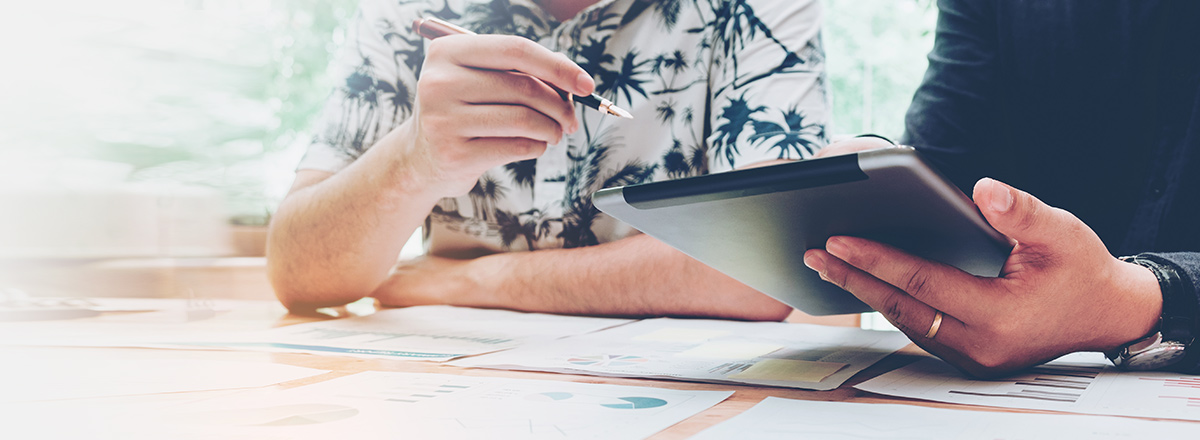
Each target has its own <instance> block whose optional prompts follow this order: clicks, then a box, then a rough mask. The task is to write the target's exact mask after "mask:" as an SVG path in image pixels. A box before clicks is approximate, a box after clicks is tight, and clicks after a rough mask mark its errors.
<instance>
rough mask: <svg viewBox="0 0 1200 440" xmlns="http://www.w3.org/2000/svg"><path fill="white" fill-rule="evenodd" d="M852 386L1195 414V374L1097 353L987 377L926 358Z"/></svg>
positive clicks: (952, 397) (1081, 409)
mask: <svg viewBox="0 0 1200 440" xmlns="http://www.w3.org/2000/svg"><path fill="white" fill-rule="evenodd" d="M855 388H858V389H860V390H863V391H868V392H872V393H878V394H887V395H890V396H899V397H909V398H913V399H924V400H935V401H938V402H949V403H965V404H971V405H986V406H998V407H1004V408H1029V409H1041V410H1052V411H1066V412H1075V413H1086V414H1107V415H1120V416H1137V417H1154V418H1167V419H1184V420H1200V377H1196V376H1184V375H1180V374H1179V373H1164V372H1137V371H1120V370H1117V369H1116V368H1115V367H1113V366H1112V365H1111V364H1110V363H1109V362H1108V361H1107V360H1106V359H1104V355H1102V354H1100V353H1076V354H1071V355H1067V356H1063V357H1062V358H1059V359H1058V360H1055V361H1053V362H1049V363H1047V364H1045V365H1041V366H1038V367H1033V368H1031V369H1030V370H1029V371H1028V372H1026V373H1024V374H1019V375H1016V376H1012V377H1007V378H1003V379H992V380H976V379H970V378H968V377H966V376H964V375H963V374H962V373H961V372H959V371H958V370H956V369H955V368H954V367H951V366H950V365H949V364H947V363H945V362H942V361H941V360H939V359H935V358H929V359H923V360H920V361H917V362H915V363H913V364H912V365H909V366H906V367H904V368H900V369H897V370H894V371H891V372H888V373H885V374H882V375H880V376H879V377H876V378H874V379H871V380H868V381H866V382H863V383H861V384H859V385H857V386H856V387H855Z"/></svg>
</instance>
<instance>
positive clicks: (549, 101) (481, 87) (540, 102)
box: [447, 71, 579, 133]
mask: <svg viewBox="0 0 1200 440" xmlns="http://www.w3.org/2000/svg"><path fill="white" fill-rule="evenodd" d="M472 73H473V75H472V76H471V79H468V80H465V81H458V83H457V84H454V85H447V86H449V87H457V88H459V89H460V90H459V91H458V95H459V96H461V97H462V98H460V99H461V100H462V101H463V102H465V103H467V104H477V105H478V104H519V105H523V106H526V107H529V108H531V109H534V110H537V111H538V112H541V113H542V114H543V115H545V116H547V117H549V118H551V119H553V120H554V121H556V122H557V123H558V125H559V126H561V127H562V130H563V131H564V132H566V133H574V132H575V130H577V129H578V127H579V123H578V121H577V119H576V118H575V106H574V103H572V102H571V101H568V100H565V99H563V98H562V96H561V95H559V94H558V92H557V91H555V90H554V89H552V88H550V86H547V85H546V83H543V82H541V81H539V80H537V79H535V78H533V77H530V76H528V75H522V74H516V73H509V72H495V71H475V72H472Z"/></svg>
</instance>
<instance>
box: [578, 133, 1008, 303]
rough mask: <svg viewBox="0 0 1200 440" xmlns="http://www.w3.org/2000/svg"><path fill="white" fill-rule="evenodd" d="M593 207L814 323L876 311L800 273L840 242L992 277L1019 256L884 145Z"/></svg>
mask: <svg viewBox="0 0 1200 440" xmlns="http://www.w3.org/2000/svg"><path fill="white" fill-rule="evenodd" d="M593 203H595V205H596V207H597V208H599V209H600V210H601V211H603V212H604V213H606V214H608V215H611V216H612V217H614V218H616V219H618V220H621V221H623V222H625V223H628V224H629V225H631V226H633V227H634V228H637V229H638V230H640V231H642V232H644V233H646V234H647V235H650V236H652V237H654V238H656V239H658V240H661V241H662V242H664V243H666V244H668V245H670V246H672V247H675V248H676V249H679V250H680V251H683V253H685V254H687V255H690V256H691V257H693V258H695V259H697V260H699V261H700V262H702V263H704V264H707V265H709V266H711V267H713V268H715V269H717V270H719V271H721V272H722V273H725V274H726V275H729V276H731V277H733V278H734V279H736V280H738V281H741V282H742V283H744V284H746V285H748V286H750V287H752V288H754V289H756V290H758V291H760V292H763V293H765V294H767V295H770V296H771V297H773V298H775V299H777V300H779V301H782V302H784V303H785V304H788V305H790V306H792V307H795V308H797V309H800V310H801V311H804V312H805V313H808V314H811V315H832V314H841V313H860V312H867V311H870V310H871V308H870V307H869V306H867V305H866V304H864V303H862V302H861V301H859V300H858V299H857V298H855V297H854V296H853V295H851V294H850V293H849V292H846V291H845V290H842V289H841V288H839V287H837V286H835V285H833V284H831V283H829V282H827V281H824V280H822V279H821V278H820V276H819V275H818V274H817V272H816V271H814V270H812V269H809V268H808V267H807V266H805V265H804V252H805V251H806V250H808V249H813V248H824V246H825V241H826V240H827V239H828V238H829V237H830V236H834V235H849V236H855V237H863V238H868V239H871V240H876V241H880V242H883V243H887V244H890V245H892V246H895V247H898V248H900V249H904V250H906V251H908V252H909V253H912V254H914V255H917V256H920V257H923V258H926V259H930V260H934V261H940V262H942V263H946V264H949V265H952V266H955V267H957V268H959V269H962V270H964V271H966V272H969V273H971V274H974V275H980V276H989V277H994V276H997V275H998V274H999V273H1000V269H1001V268H1002V267H1003V265H1004V261H1005V259H1007V258H1008V255H1009V252H1010V251H1011V250H1012V247H1011V245H1010V244H1009V241H1008V239H1007V238H1005V237H1004V236H1003V235H1001V234H1000V233H999V232H996V230H995V229H992V227H991V226H990V225H988V223H987V221H986V220H984V218H983V216H982V215H981V214H980V213H979V210H978V209H977V208H976V207H975V204H974V203H973V202H972V201H971V199H969V198H968V197H967V196H966V195H964V194H963V193H962V191H959V190H958V188H957V187H955V186H954V185H953V184H951V183H950V181H949V180H947V179H946V178H945V177H943V176H942V175H941V174H940V173H938V172H937V171H936V170H934V169H933V168H932V167H930V166H929V165H928V164H927V163H926V162H925V161H924V160H922V159H921V157H920V155H919V154H918V153H917V152H916V151H915V150H913V149H911V148H907V147H902V148H885V149H879V150H872V151H865V152H860V153H857V154H850V155H845V156H834V157H827V158H821V159H810V160H804V161H798V162H789V163H784V164H779V165H773V166H767V167H761V168H750V169H745V170H737V171H730V172H726V173H720V174H711V175H706V176H699V177H691V178H685V179H679V180H669V181H662V182H653V183H646V184H641V185H631V186H626V187H618V188H607V189H603V190H600V191H598V192H596V194H595V195H594V196H593Z"/></svg>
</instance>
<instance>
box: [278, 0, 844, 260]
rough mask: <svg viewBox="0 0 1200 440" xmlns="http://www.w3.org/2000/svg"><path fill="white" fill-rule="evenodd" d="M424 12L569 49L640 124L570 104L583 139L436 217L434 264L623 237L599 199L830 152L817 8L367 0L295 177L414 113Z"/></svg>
mask: <svg viewBox="0 0 1200 440" xmlns="http://www.w3.org/2000/svg"><path fill="white" fill-rule="evenodd" d="M426 16H434V17H439V18H441V19H444V20H447V21H450V22H453V23H456V24H459V25H461V26H463V27H466V28H468V29H471V30H473V31H475V32H478V33H491V34H509V35H520V36H523V37H526V38H530V39H532V40H534V41H537V42H538V43H539V44H541V45H543V46H545V47H547V48H549V49H550V50H553V51H556V52H561V53H564V54H566V55H568V56H569V57H570V58H571V59H573V60H574V61H575V62H576V63H578V64H579V65H580V66H581V67H583V69H584V70H586V71H587V72H589V73H590V74H591V75H592V76H593V77H594V78H595V81H596V91H597V93H598V94H600V95H601V96H604V97H606V98H608V99H610V100H612V101H613V102H615V103H616V104H617V105H618V106H620V107H622V108H624V109H626V110H629V111H630V112H631V113H632V114H633V116H634V119H621V118H616V117H612V116H605V115H602V114H601V113H600V112H597V111H595V110H592V109H588V108H584V107H583V106H581V105H576V107H577V109H576V112H577V116H578V118H579V120H580V125H581V129H580V130H579V131H577V132H576V133H574V134H571V135H566V136H564V137H563V139H562V140H561V141H560V142H559V143H558V144H556V145H552V146H550V148H549V149H548V150H547V151H546V153H545V154H544V155H542V156H541V157H540V158H538V159H534V160H528V161H522V162H515V163H510V164H507V165H504V166H500V167H497V168H494V169H492V170H489V171H488V172H486V173H485V174H484V175H483V176H482V177H480V179H479V182H478V183H477V184H476V185H475V187H474V189H472V190H471V192H470V193H469V194H468V195H465V196H462V197H456V198H447V199H443V200H442V201H441V202H439V203H438V205H437V206H436V207H434V209H433V212H432V213H431V214H430V216H429V217H428V218H427V219H426V224H425V229H424V231H425V246H426V249H427V250H428V251H429V252H431V253H432V254H434V255H443V256H458V257H469V256H478V255H484V254H488V253H495V252H501V251H508V250H533V249H546V248H572V247H580V246H589V245H595V244H599V243H604V242H609V241H614V240H618V239H621V238H624V237H627V236H629V235H632V234H635V233H636V231H635V230H633V229H632V228H631V227H629V226H628V225H625V224H623V223H621V222H619V221H617V220H615V219H613V218H611V217H608V216H606V215H604V214H602V213H600V212H599V211H598V210H597V209H596V208H595V207H594V206H593V205H592V203H591V194H592V193H593V192H595V191H596V190H599V189H601V188H605V187H611V186H617V185H629V184H635V183H641V182H648V181H656V180H664V179H675V178H681V177H687V176H693V175H700V174H706V173H716V172H722V171H728V170H731V169H734V168H735V167H740V166H743V165H746V164H752V163H755V162H761V161H765V160H772V159H802V158H807V157H810V156H811V155H812V154H813V153H814V152H815V151H816V150H817V149H819V148H821V147H823V146H824V145H825V144H826V143H827V142H828V140H827V136H826V131H825V127H826V125H827V124H828V121H829V113H830V105H829V98H828V94H827V92H826V80H825V74H824V52H823V50H822V48H821V40H820V32H819V30H820V27H819V23H820V18H821V6H820V3H819V1H817V0H601V1H600V2H598V3H597V4H595V5H593V6H591V7H589V8H587V9H585V10H584V11H582V12H580V13H579V14H577V15H576V16H575V17H574V18H572V19H570V20H568V21H566V22H562V23H559V22H557V21H556V20H555V19H554V18H553V17H552V16H550V15H549V14H548V13H546V12H545V11H544V10H543V9H541V7H539V6H538V5H536V4H535V3H533V2H531V1H530V0H416V1H408V0H364V1H363V3H362V4H361V5H360V7H359V12H358V14H357V16H356V19H355V22H354V24H353V26H352V28H351V31H350V33H349V35H348V39H347V42H346V44H345V45H344V47H343V49H342V52H341V54H340V55H339V56H338V60H337V61H336V62H335V64H334V66H333V72H334V74H335V75H337V76H335V77H337V78H342V81H341V83H340V85H339V86H338V87H337V88H336V89H335V91H334V93H333V95H332V96H331V98H330V100H329V102H328V103H327V104H326V107H325V110H324V111H323V114H322V116H321V117H320V120H319V122H318V125H317V127H316V130H315V131H316V136H315V137H314V141H313V143H312V145H311V146H310V147H309V149H308V152H307V154H306V155H305V157H304V159H303V160H302V161H301V163H300V166H299V169H314V170H323V171H329V172H338V171H340V170H341V169H343V168H344V167H346V166H347V165H349V164H350V163H351V162H352V161H354V160H355V159H356V158H358V157H359V156H361V155H362V154H363V153H364V152H365V150H366V149H367V148H370V146H371V145H372V144H373V143H374V142H376V141H377V140H378V139H380V138H381V137H383V135H384V134H386V133H387V132H388V131H390V130H391V129H392V128H394V127H395V126H397V125H399V124H400V123H401V122H403V121H404V120H405V119H406V118H408V117H409V116H410V115H411V112H412V108H413V99H414V98H415V90H416V81H417V78H418V77H420V75H421V64H422V62H423V60H424V48H425V44H426V42H425V41H424V40H423V39H422V38H421V37H420V36H418V35H416V34H414V33H413V32H412V31H411V29H410V28H409V26H410V23H412V21H413V19H416V18H419V17H426Z"/></svg>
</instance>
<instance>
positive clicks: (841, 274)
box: [823, 265, 850, 290]
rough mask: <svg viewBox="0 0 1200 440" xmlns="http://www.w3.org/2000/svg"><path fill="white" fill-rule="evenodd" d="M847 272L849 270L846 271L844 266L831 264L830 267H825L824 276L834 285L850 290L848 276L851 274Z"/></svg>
mask: <svg viewBox="0 0 1200 440" xmlns="http://www.w3.org/2000/svg"><path fill="white" fill-rule="evenodd" d="M847 272H848V271H846V270H845V269H844V268H842V267H837V266H832V265H831V266H830V267H828V268H826V269H825V273H824V274H823V276H824V278H825V280H826V281H829V282H830V283H833V285H835V286H838V287H841V288H842V289H845V290H850V289H849V288H847V286H846V282H847V281H848V278H849V274H848V273H847Z"/></svg>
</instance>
